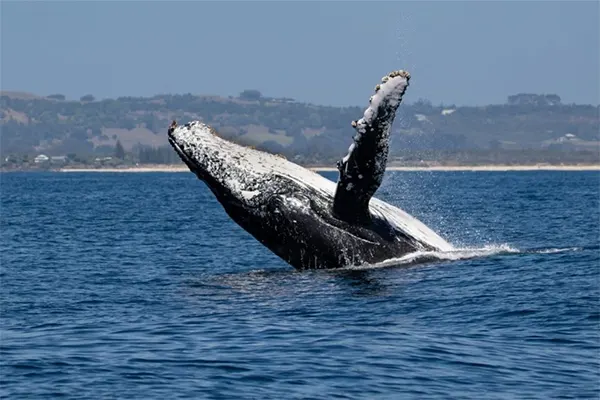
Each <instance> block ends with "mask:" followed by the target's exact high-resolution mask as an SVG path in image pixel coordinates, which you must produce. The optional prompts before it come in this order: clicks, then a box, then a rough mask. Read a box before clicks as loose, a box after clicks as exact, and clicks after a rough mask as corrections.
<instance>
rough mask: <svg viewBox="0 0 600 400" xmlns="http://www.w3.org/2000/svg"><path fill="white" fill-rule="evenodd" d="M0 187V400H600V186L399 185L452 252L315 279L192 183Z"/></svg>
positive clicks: (506, 178) (388, 183) (505, 180)
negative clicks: (278, 254)
mask: <svg viewBox="0 0 600 400" xmlns="http://www.w3.org/2000/svg"><path fill="white" fill-rule="evenodd" d="M324 174H325V175H326V176H327V177H329V178H330V179H333V180H335V179H336V174H335V173H324ZM0 184H1V187H0V189H1V210H0V212H1V222H2V235H1V240H0V250H1V254H2V256H1V257H2V258H1V271H0V295H1V309H0V318H1V324H0V397H1V398H5V399H53V398H72V399H109V398H110V399H113V398H119V399H424V398H427V399H449V398H453V399H463V398H464V399H558V398H565V399H566V398H573V399H598V398H599V397H600V274H599V272H600V239H599V235H600V173H599V172H598V171H589V172H584V171H583V172H575V171H527V172H467V171H465V172H426V171H419V172H388V173H387V175H386V178H385V181H384V184H383V185H382V187H381V188H380V190H379V191H378V192H377V197H379V198H382V199H384V200H386V201H388V202H390V203H392V204H394V205H397V206H399V207H401V208H402V209H404V210H405V211H407V212H409V213H411V214H412V215H414V216H416V217H417V218H419V219H420V220H421V221H423V222H424V223H426V224H427V225H428V226H430V227H431V228H433V229H434V230H435V231H436V232H438V233H440V234H441V235H442V236H443V237H444V238H446V239H447V240H448V241H450V242H451V243H452V244H454V245H455V246H456V248H457V250H456V251H454V252H450V253H445V254H435V253H434V254H412V255H409V256H406V257H403V258H400V259H398V260H393V261H391V262H388V263H382V264H380V265H376V266H368V267H360V268H348V269H344V270H337V271H335V270H326V271H304V272H301V271H296V270H294V269H293V268H292V267H290V266H289V265H287V264H286V263H285V262H284V261H282V260H280V259H279V258H277V257H276V256H275V255H273V254H272V253H271V252H270V251H269V250H267V249H266V248H264V247H263V246H262V245H261V244H259V243H258V242H257V241H256V240H255V239H253V238H252V237H251V236H249V235H248V234H247V233H246V232H245V231H243V230H242V229H241V228H240V227H239V226H237V225H236V224H235V223H234V222H232V221H231V220H230V219H229V217H228V216H227V215H226V214H225V212H224V211H223V209H222V208H221V206H220V205H219V204H218V203H217V201H216V200H215V199H214V197H213V195H212V194H211V193H210V192H209V190H208V189H207V188H206V187H205V186H204V184H203V183H202V182H200V181H199V180H197V179H196V178H195V177H194V176H193V175H192V174H191V173H189V172H188V173H3V174H0Z"/></svg>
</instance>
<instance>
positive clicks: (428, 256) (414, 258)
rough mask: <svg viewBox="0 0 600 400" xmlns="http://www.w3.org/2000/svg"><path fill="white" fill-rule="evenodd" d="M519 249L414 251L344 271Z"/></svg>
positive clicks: (492, 253) (478, 256)
mask: <svg viewBox="0 0 600 400" xmlns="http://www.w3.org/2000/svg"><path fill="white" fill-rule="evenodd" d="M520 252H521V251H520V250H519V249H516V248H514V247H511V246H509V245H507V244H501V245H491V246H484V247H480V248H468V247H465V248H455V249H454V250H450V251H415V252H412V253H408V254H405V255H404V256H402V257H398V258H391V259H389V260H385V261H382V262H379V263H376V264H364V265H359V266H349V267H346V268H345V269H353V270H354V269H358V270H363V269H377V268H385V267H393V266H402V265H411V264H416V263H424V262H427V261H457V260H466V259H470V258H480V257H489V256H492V255H495V254H507V253H508V254H510V253H520Z"/></svg>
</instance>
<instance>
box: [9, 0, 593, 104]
mask: <svg viewBox="0 0 600 400" xmlns="http://www.w3.org/2000/svg"><path fill="white" fill-rule="evenodd" d="M599 18H600V9H599V3H598V2H597V1H587V2H575V1H562V2H546V1H530V2H526V1H504V2H499V1H497V2H492V1H478V2H458V1H437V2H419V3H417V2H399V1H398V2H348V1H331V2H307V1H304V2H290V1H281V2H256V1H244V2H225V1H221V2H199V1H198V2H192V1H187V2H166V1H160V2H159V1H153V2H152V1H97V2H92V1H78V2H75V1H64V2H58V1H44V2H29V1H20V2H17V1H7V0H3V1H2V3H1V29H2V31H1V34H2V43H1V45H2V54H1V56H2V59H1V87H2V89H3V90H20V91H28V92H33V93H36V94H42V95H48V94H52V93H62V94H65V95H66V96H67V97H69V98H79V97H80V96H82V95H84V94H87V93H91V94H93V95H95V96H96V97H98V98H107V97H118V96H125V95H133V96H149V95H154V94H158V93H188V92H191V93H195V94H219V95H237V94H238V93H239V92H240V91H241V90H243V89H259V90H260V91H262V92H263V94H264V95H268V96H288V97H293V98H295V99H298V100H301V101H310V102H314V103H319V104H331V105H360V106H362V105H364V104H365V103H366V102H367V101H368V97H369V95H370V94H371V92H372V90H373V87H374V86H375V84H376V83H378V81H379V79H380V78H381V76H383V75H384V74H386V73H387V72H389V71H390V70H393V69H398V68H403V69H407V70H409V71H410V72H411V74H412V77H413V79H412V81H411V87H410V89H409V92H408V93H407V97H406V100H407V101H409V102H412V101H416V100H417V99H419V98H427V99H430V100H431V101H433V102H434V103H440V102H444V103H446V104H450V103H455V104H458V105H461V104H468V105H473V104H487V103H501V102H504V101H505V99H506V96H508V95H511V94H515V93H518V92H534V93H556V94H558V95H560V96H561V97H562V98H563V101H565V102H576V103H593V104H598V103H599V102H600V99H599V91H600V80H599V74H600V54H599V49H600V39H599V37H600V29H599Z"/></svg>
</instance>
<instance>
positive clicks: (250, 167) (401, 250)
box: [168, 70, 452, 270]
mask: <svg viewBox="0 0 600 400" xmlns="http://www.w3.org/2000/svg"><path fill="white" fill-rule="evenodd" d="M409 80H410V74H409V73H408V72H406V71H403V70H399V71H393V72H391V73H390V74H388V75H386V76H384V77H383V78H382V80H381V83H380V84H378V85H377V86H376V87H375V94H374V95H373V96H371V98H370V100H369V106H368V107H367V109H366V110H365V112H364V115H363V117H362V118H360V119H359V120H356V121H352V126H353V127H354V129H355V131H356V134H355V136H354V138H353V142H352V144H351V145H350V148H349V149H348V153H347V155H346V156H344V157H343V158H342V159H341V160H340V161H339V162H338V164H337V166H338V170H339V177H338V180H337V183H335V182H333V181H331V180H329V179H327V178H325V177H324V176H322V175H319V174H318V173H316V172H313V171H311V170H308V169H306V168H304V167H302V166H300V165H298V164H295V163H292V162H290V161H288V160H286V159H285V158H283V157H281V156H278V155H274V154H270V153H267V152H263V151H259V150H255V149H252V148H248V147H245V146H241V145H238V144H235V143H233V142H231V141H229V140H226V139H223V138H221V137H220V136H219V135H218V133H217V132H216V131H215V129H213V128H212V127H211V126H208V125H206V124H204V123H202V122H200V121H192V122H189V123H187V124H185V125H177V123H176V122H175V121H174V122H173V124H172V125H171V126H170V128H169V130H168V139H169V143H170V144H171V146H172V147H173V148H174V149H175V151H176V152H177V153H178V154H179V156H180V158H181V159H182V160H183V162H184V163H185V164H186V165H187V166H188V168H189V169H190V171H191V172H193V173H194V174H195V175H196V176H197V177H198V178H199V179H200V180H202V181H203V182H204V183H206V185H207V186H208V187H209V189H210V190H211V191H212V192H213V194H214V195H215V197H216V199H217V200H218V201H219V202H220V203H221V205H222V206H223V208H224V209H225V212H226V213H227V214H228V215H229V216H230V217H231V219H233V220H234V221H235V222H236V223H237V224H238V225H240V226H241V227H242V228H243V229H245V230H246V231H247V232H248V233H250V234H251V235H252V236H253V237H254V238H256V239H257V240H258V241H259V242H260V243H262V244H263V245H264V246H266V247H267V248H268V249H270V250H271V251H272V252H273V253H275V254H276V255H278V256H279V257H281V258H282V259H283V260H285V261H286V262H288V263H289V264H290V265H291V266H293V267H294V268H296V269H300V270H302V269H317V268H323V269H325V268H327V269H328V268H341V267H347V266H358V265H363V264H373V263H377V262H381V261H385V260H389V259H392V258H396V257H401V256H403V255H405V254H407V253H410V252H414V251H448V250H451V249H452V246H451V245H450V244H449V243H448V242H446V241H445V240H444V239H443V238H441V237H440V236H439V235H438V234H436V233H435V232H434V231H433V230H431V229H430V228H428V227H427V226H426V225H424V224H423V223H422V222H420V221H419V220H417V219H416V218H414V217H412V216H411V215H409V214H407V213H406V212H404V211H403V210H401V209H399V208H397V207H395V206H393V205H391V204H388V203H386V202H384V201H382V200H379V199H377V198H375V197H373V195H374V194H375V192H376V191H377V189H378V188H379V186H380V184H381V181H382V179H383V176H384V173H385V168H386V164H387V158H388V152H389V136H390V131H391V127H392V123H393V121H394V118H395V115H396V111H397V108H398V106H399V105H400V102H401V101H402V97H403V95H404V93H405V91H406V88H407V87H408V84H409Z"/></svg>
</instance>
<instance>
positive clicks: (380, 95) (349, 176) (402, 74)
mask: <svg viewBox="0 0 600 400" xmlns="http://www.w3.org/2000/svg"><path fill="white" fill-rule="evenodd" d="M409 80H410V74H409V73H408V72H406V71H394V72H391V73H390V74H389V75H387V76H384V77H383V79H382V83H381V84H380V85H377V86H376V87H375V94H374V95H373V96H371V99H370V105H369V107H368V108H367V109H366V110H365V113H364V116H363V118H361V119H359V120H358V121H352V126H353V127H354V128H355V129H356V135H355V136H354V142H353V143H352V145H351V146H350V148H349V149H348V154H347V155H346V156H345V157H344V158H343V159H342V160H340V161H339V162H338V169H339V171H340V176H339V179H338V183H337V188H336V192H335V197H334V200H333V213H334V215H335V216H336V217H337V218H339V219H343V220H346V221H348V222H353V223H356V222H359V223H360V222H361V223H368V222H370V220H371V214H370V212H369V200H371V197H372V196H373V194H375V191H377V189H378V188H379V185H380V184H381V181H382V179H383V174H384V172H385V166H386V163H387V158H388V150H389V137H390V131H391V128H392V123H393V122H394V118H395V116H396V110H397V109H398V106H399V105H400V102H401V101H402V96H403V95H404V92H405V91H406V88H407V87H408V81H409Z"/></svg>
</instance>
